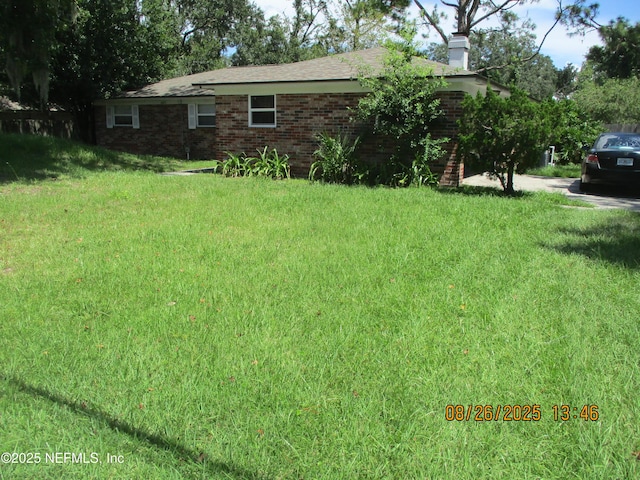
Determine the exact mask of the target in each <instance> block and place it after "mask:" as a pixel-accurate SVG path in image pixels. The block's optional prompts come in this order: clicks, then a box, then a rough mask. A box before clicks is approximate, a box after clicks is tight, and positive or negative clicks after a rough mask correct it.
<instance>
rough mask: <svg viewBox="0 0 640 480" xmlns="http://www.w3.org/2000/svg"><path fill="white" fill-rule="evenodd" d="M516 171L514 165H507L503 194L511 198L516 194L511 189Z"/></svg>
mask: <svg viewBox="0 0 640 480" xmlns="http://www.w3.org/2000/svg"><path fill="white" fill-rule="evenodd" d="M515 169H516V165H515V163H513V162H509V163H507V188H505V189H504V193H506V194H507V195H509V196H512V195H514V194H515V193H516V191H515V190H514V188H513V174H514V171H515Z"/></svg>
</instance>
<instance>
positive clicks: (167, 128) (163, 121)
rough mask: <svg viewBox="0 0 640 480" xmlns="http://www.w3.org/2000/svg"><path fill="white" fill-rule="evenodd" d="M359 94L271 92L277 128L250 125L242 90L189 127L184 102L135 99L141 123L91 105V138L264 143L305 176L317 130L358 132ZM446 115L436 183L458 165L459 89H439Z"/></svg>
mask: <svg viewBox="0 0 640 480" xmlns="http://www.w3.org/2000/svg"><path fill="white" fill-rule="evenodd" d="M361 96H362V94H357V93H340V94H329V93H325V94H321V93H318V94H295V95H294V94H289V95H277V96H276V124H277V127H276V128H263V127H249V126H248V123H249V121H248V115H249V105H248V96H247V95H219V96H217V97H216V124H217V126H216V128H197V129H195V130H190V129H189V128H188V117H187V114H188V107H187V105H186V104H185V105H140V106H139V117H140V128H139V129H133V128H130V127H129V128H127V127H114V128H111V129H107V128H106V109H105V107H96V138H97V142H98V144H99V145H102V146H104V147H107V148H110V149H113V150H120V151H127V152H131V153H137V154H153V155H164V156H171V157H176V158H186V152H185V148H186V147H189V150H190V158H191V159H213V158H217V159H223V158H225V157H226V154H225V152H233V153H236V154H239V153H243V152H244V153H246V154H247V155H254V154H256V153H257V152H256V150H257V149H260V150H262V149H263V148H264V147H265V146H268V147H269V148H270V149H272V148H275V149H277V151H278V153H280V154H288V155H289V157H290V163H291V171H292V174H293V175H296V176H306V175H307V174H308V172H309V167H310V166H311V163H312V162H313V152H314V151H315V150H316V149H317V148H318V142H317V140H316V135H317V134H318V133H321V132H327V133H329V134H332V135H335V134H337V133H338V132H343V133H347V134H352V135H353V134H358V133H360V131H361V129H362V125H358V124H357V123H355V122H353V121H351V120H350V117H351V116H352V113H353V112H351V111H349V108H355V107H356V106H357V103H358V99H359V98H361ZM439 96H440V98H441V102H442V107H443V110H444V111H445V118H444V119H443V120H442V121H441V122H439V124H438V125H437V126H436V127H435V128H434V132H433V134H434V137H436V138H439V137H442V136H447V137H449V138H452V139H453V140H452V141H451V142H449V144H447V146H446V148H447V152H448V154H447V157H446V158H445V159H444V161H443V162H441V164H439V165H434V168H433V170H434V171H435V172H436V173H440V174H441V184H443V185H458V184H459V182H460V181H461V179H462V174H463V168H462V167H463V166H462V165H459V162H458V161H457V159H456V149H457V142H456V141H455V138H456V134H457V124H456V120H457V119H458V118H459V117H460V115H461V109H460V101H461V100H462V98H463V97H464V93H462V92H442V93H441V94H440V95H439ZM363 148H364V153H365V155H366V156H367V158H368V159H370V160H373V161H376V160H377V161H380V159H381V158H382V157H383V156H384V155H381V154H380V153H379V152H376V149H375V147H374V145H372V144H369V145H368V144H365V145H363Z"/></svg>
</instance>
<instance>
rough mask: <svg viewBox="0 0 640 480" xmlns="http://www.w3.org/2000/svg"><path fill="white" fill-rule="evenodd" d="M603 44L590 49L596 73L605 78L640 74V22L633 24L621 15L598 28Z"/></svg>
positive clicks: (588, 57) (589, 54) (589, 58)
mask: <svg viewBox="0 0 640 480" xmlns="http://www.w3.org/2000/svg"><path fill="white" fill-rule="evenodd" d="M598 33H599V34H600V38H601V39H602V41H603V43H604V45H603V46H595V47H591V48H590V49H589V53H587V60H588V61H590V62H591V63H592V65H593V68H594V73H595V74H596V75H600V76H604V77H605V78H631V77H638V76H640V23H636V24H635V25H631V24H630V23H629V20H627V19H625V18H621V17H619V18H618V19H617V20H615V21H611V22H610V23H609V24H608V25H603V26H601V27H600V28H599V29H598Z"/></svg>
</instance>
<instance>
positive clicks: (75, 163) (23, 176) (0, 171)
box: [0, 134, 179, 184]
mask: <svg viewBox="0 0 640 480" xmlns="http://www.w3.org/2000/svg"><path fill="white" fill-rule="evenodd" d="M178 165H179V161H178V160H174V159H168V158H162V157H152V156H139V155H131V154H127V153H121V152H114V151H110V150H106V149H103V148H99V147H95V146H91V145H86V144H82V143H79V142H74V141H70V140H62V139H59V138H53V137H42V136H36V135H18V134H0V184H2V183H11V182H16V181H37V180H47V179H49V180H50V179H56V178H60V177H65V176H66V177H77V178H81V177H84V176H86V175H87V174H88V173H91V172H98V171H132V170H147V171H152V172H156V173H160V172H164V171H167V170H170V169H175V168H176V167H177V166H178Z"/></svg>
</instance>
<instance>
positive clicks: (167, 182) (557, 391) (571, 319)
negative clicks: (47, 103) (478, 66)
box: [0, 153, 640, 479]
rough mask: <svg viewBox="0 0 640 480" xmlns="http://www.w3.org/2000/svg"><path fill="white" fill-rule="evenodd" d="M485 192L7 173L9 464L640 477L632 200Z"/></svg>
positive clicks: (636, 248)
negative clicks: (590, 202) (600, 203)
mask: <svg viewBox="0 0 640 480" xmlns="http://www.w3.org/2000/svg"><path fill="white" fill-rule="evenodd" d="M0 160H1V163H3V164H4V163H5V162H6V161H7V160H5V157H3V156H2V153H0ZM23 175H24V174H23ZM474 193H477V192H473V191H470V190H467V191H464V192H460V193H455V192H448V193H447V192H438V191H434V190H430V189H418V188H410V189H397V190H394V189H386V188H374V189H370V188H347V187H340V186H332V185H322V184H309V183H308V182H307V181H302V180H296V181H271V180H265V179H260V178H223V177H220V176H217V175H208V174H201V175H195V176H186V177H185V176H160V175H157V174H155V173H153V172H136V171H111V169H108V168H106V169H99V171H92V172H88V173H86V174H83V175H76V176H71V177H64V178H62V180H57V181H50V180H45V181H16V182H11V181H8V180H7V181H5V183H4V184H2V185H0V432H2V433H1V434H0V453H1V452H16V454H20V453H23V454H26V455H24V456H19V455H14V456H12V457H3V459H5V458H9V459H10V460H11V461H10V463H4V464H1V465H0V478H39V479H59V478H65V479H75V478H77V479H85V478H117V479H120V478H135V479H137V478H150V479H151V478H153V479H165V478H166V479H182V478H184V479H187V478H189V479H194V478H198V479H200V478H202V479H209V478H230V479H298V478H305V479H312V478H313V479H317V478H327V479H345V478H363V479H364V478H369V479H383V478H389V479H392V478H393V479H414V478H415V479H424V478H434V479H435V478H455V479H481V478H487V479H489V478H491V479H494V478H504V479H513V478H519V479H528V478H531V479H534V478H545V479H566V478H589V479H591V478H593V479H597V478H602V479H608V478H637V477H638V475H640V462H639V461H638V457H639V455H640V454H639V453H638V451H639V450H640V397H638V395H637V392H638V390H639V389H640V375H639V371H638V365H640V348H639V347H640V324H639V322H638V315H637V312H638V311H639V310H640V296H639V295H638V290H637V285H638V283H639V280H640V271H639V266H640V262H639V260H638V258H640V240H638V239H639V238H640V236H639V234H640V217H639V216H638V215H637V214H632V213H628V212H622V211H595V210H583V209H571V208H564V207H563V206H560V205H558V201H557V198H555V197H554V198H551V197H550V196H548V195H533V194H531V195H525V196H523V197H520V198H503V197H501V196H495V195H478V194H474ZM457 405H461V406H462V407H456V406H457ZM476 405H479V406H487V408H484V409H476V408H475V406H476ZM513 405H518V406H520V407H518V408H509V407H507V406H513ZM562 405H568V406H570V409H569V410H568V411H565V410H564V407H562ZM585 405H586V406H587V409H586V410H585V412H586V417H587V418H589V420H583V419H581V418H579V417H580V414H581V413H585V412H582V410H583V408H582V407H583V406H585ZM469 406H471V409H470V410H469ZM554 406H557V409H556V412H555V413H556V415H557V417H558V418H554ZM489 407H491V408H489ZM574 407H575V408H576V410H573V408H574ZM498 408H500V414H499V416H498V418H497V419H496V420H490V421H484V419H490V418H492V416H493V414H494V413H495V412H496V411H497V409H498ZM490 410H491V412H490ZM467 412H470V416H469V417H468V418H467ZM536 412H537V414H536ZM505 413H507V416H506V418H505ZM476 416H477V420H476ZM574 416H575V417H576V418H574ZM447 417H449V418H453V420H448V419H447ZM563 417H564V418H566V421H563V420H562V418H563ZM536 418H539V420H536ZM480 419H482V420H483V421H479V420H480ZM529 419H531V420H529ZM65 453H67V454H68V455H67V456H65V455H64V454H65ZM35 454H37V458H38V459H39V462H35V458H36V455H35ZM80 454H82V455H80ZM29 455H30V456H29ZM29 458H30V459H31V460H32V463H31V464H25V463H24V462H22V460H24V461H26V460H28V459H29ZM13 460H15V462H13ZM21 462H22V463H21Z"/></svg>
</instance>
